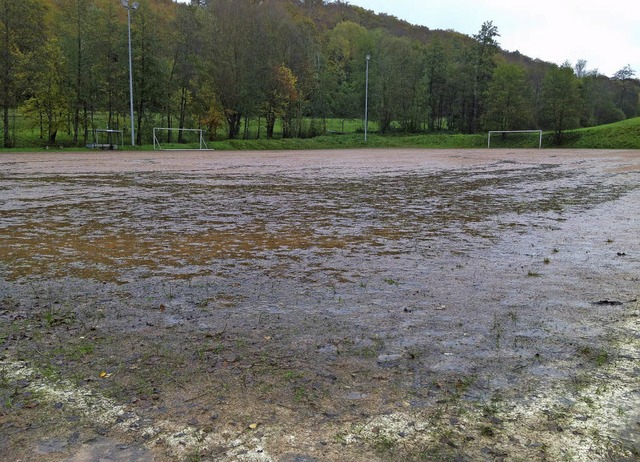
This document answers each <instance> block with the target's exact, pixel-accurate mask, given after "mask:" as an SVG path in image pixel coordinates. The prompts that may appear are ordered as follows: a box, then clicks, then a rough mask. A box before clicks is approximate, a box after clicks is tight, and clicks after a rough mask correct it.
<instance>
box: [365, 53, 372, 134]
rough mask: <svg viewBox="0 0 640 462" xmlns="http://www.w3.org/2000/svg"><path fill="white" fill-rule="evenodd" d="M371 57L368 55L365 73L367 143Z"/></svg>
mask: <svg viewBox="0 0 640 462" xmlns="http://www.w3.org/2000/svg"><path fill="white" fill-rule="evenodd" d="M370 59H371V55H367V70H366V72H365V85H364V141H365V142H366V141H367V129H368V128H369V60H370Z"/></svg>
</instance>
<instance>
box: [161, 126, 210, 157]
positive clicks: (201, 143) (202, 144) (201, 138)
mask: <svg viewBox="0 0 640 462" xmlns="http://www.w3.org/2000/svg"><path fill="white" fill-rule="evenodd" d="M158 131H166V132H169V131H171V132H178V133H179V132H196V133H198V141H197V143H198V147H197V148H187V147H185V148H175V147H171V148H166V147H164V148H163V147H162V144H161V143H160V140H158V136H157V132H158ZM204 134H205V130H203V129H201V128H167V127H154V128H153V149H154V151H193V150H198V151H209V150H212V149H209V148H208V147H207V143H206V141H205V140H204ZM176 136H178V135H177V134H176ZM166 144H171V145H175V144H178V143H177V141H176V142H172V143H166ZM166 144H165V145H166Z"/></svg>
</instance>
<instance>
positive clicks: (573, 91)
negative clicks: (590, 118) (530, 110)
mask: <svg viewBox="0 0 640 462" xmlns="http://www.w3.org/2000/svg"><path fill="white" fill-rule="evenodd" d="M541 120H542V123H543V126H544V127H545V128H551V129H552V130H554V132H555V139H556V143H558V144H560V143H561V142H562V133H563V131H565V130H568V129H572V128H576V127H578V126H579V120H580V94H579V91H578V78H577V77H576V75H575V74H574V72H573V69H572V67H571V65H570V64H569V63H564V64H563V65H562V66H559V67H558V66H553V67H552V68H551V69H549V70H548V71H547V73H546V74H545V76H544V80H543V82H542V116H541Z"/></svg>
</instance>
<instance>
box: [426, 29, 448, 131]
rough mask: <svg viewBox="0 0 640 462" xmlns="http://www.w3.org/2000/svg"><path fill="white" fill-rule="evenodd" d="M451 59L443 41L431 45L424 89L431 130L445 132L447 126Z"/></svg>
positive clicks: (428, 51) (427, 58)
mask: <svg viewBox="0 0 640 462" xmlns="http://www.w3.org/2000/svg"><path fill="white" fill-rule="evenodd" d="M449 65H450V64H449V57H448V56H447V53H446V50H445V48H444V45H443V43H442V41H441V40H439V39H438V40H435V41H434V42H433V43H431V45H429V47H428V49H427V54H426V62H425V73H424V76H423V89H424V99H425V108H424V110H425V111H426V115H427V120H428V122H427V123H428V127H429V129H430V130H443V129H444V128H445V126H446V120H447V108H448V104H447V102H448V93H449V92H448V89H449V88H450V85H449V74H450V71H449Z"/></svg>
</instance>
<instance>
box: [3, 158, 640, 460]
mask: <svg viewBox="0 0 640 462" xmlns="http://www.w3.org/2000/svg"><path fill="white" fill-rule="evenodd" d="M123 154H124V153H115V154H112V153H108V154H104V153H90V154H67V155H66V156H63V155H62V154H61V155H59V156H56V155H53V154H48V155H28V154H15V155H4V154H0V214H1V215H0V216H1V220H0V276H1V279H0V290H1V295H0V300H2V303H3V305H2V306H0V310H1V311H0V315H1V316H2V317H3V318H4V322H5V324H6V325H9V324H7V323H10V324H12V325H13V326H14V328H17V324H16V323H17V322H18V321H22V320H25V319H26V320H31V324H30V327H29V328H30V329H32V330H34V329H35V330H37V329H38V328H41V329H45V330H47V329H54V328H56V327H61V326H64V327H65V328H66V330H67V333H69V332H71V334H70V335H76V336H85V335H87V333H92V334H91V335H94V334H93V333H96V332H98V333H99V335H98V337H99V340H97V341H96V342H97V343H96V346H95V350H94V352H93V353H92V354H94V355H95V356H96V357H101V355H106V354H107V351H108V352H109V354H110V355H111V356H110V357H111V359H110V361H107V362H108V363H110V364H111V365H112V366H111V367H120V368H124V369H127V370H129V374H125V373H123V374H121V375H120V377H119V378H118V380H119V382H118V387H116V388H117V390H116V391H113V395H114V396H115V397H117V398H118V399H122V397H123V396H130V395H135V396H143V395H144V394H145V393H147V394H148V393H150V392H149V391H141V390H140V389H139V385H136V383H137V382H136V381H140V380H139V378H136V377H137V376H136V374H138V373H139V372H138V371H140V370H141V369H145V367H146V366H145V365H147V366H148V363H147V362H144V361H143V362H140V357H141V356H136V355H135V354H132V353H131V350H130V348H131V347H132V346H133V345H137V346H138V347H139V349H140V350H142V351H141V353H140V355H142V356H145V355H146V356H145V358H146V359H145V361H147V360H148V358H149V356H150V357H152V358H153V357H154V356H158V357H165V356H166V358H168V359H166V361H167V362H168V363H170V365H171V367H169V369H170V370H168V371H167V374H168V376H172V377H174V378H175V377H176V375H177V376H183V374H185V372H186V374H187V375H188V376H189V378H190V380H186V379H185V381H182V380H180V379H175V380H177V381H178V382H179V383H178V385H176V383H174V382H171V381H167V379H166V377H165V378H164V380H163V379H162V378H156V379H154V380H155V382H154V384H153V386H152V388H154V387H156V388H158V389H159V390H161V391H158V392H157V393H158V394H159V399H160V400H161V401H163V405H164V406H165V407H164V409H165V411H164V412H165V413H168V414H170V415H171V414H173V415H174V417H175V415H183V414H184V413H185V407H184V406H185V405H184V404H180V402H179V400H177V401H176V400H175V399H174V398H175V396H176V393H178V394H181V393H183V392H184V391H185V390H186V391H187V394H189V395H190V396H191V395H194V396H201V397H200V398H198V400H196V401H204V402H209V403H210V402H211V400H213V399H214V396H215V399H216V400H217V399H219V398H220V396H222V397H224V399H226V400H227V401H228V402H230V403H233V402H235V401H234V400H235V399H248V400H249V402H250V403H251V406H254V407H255V409H256V411H255V412H256V413H257V414H259V415H263V416H264V415H266V414H268V413H269V412H271V411H270V410H269V409H270V407H271V406H274V405H282V406H288V407H292V408H293V409H296V412H297V413H299V415H298V416H297V417H296V416H289V417H288V418H287V419H283V421H282V422H280V421H279V420H280V419H279V418H276V419H275V420H274V421H273V422H272V423H273V424H274V425H275V424H281V425H285V426H286V425H289V424H291V423H292V422H295V421H296V419H297V418H299V417H300V416H301V415H302V416H304V415H307V416H308V415H316V414H317V415H325V416H327V415H329V416H331V417H325V419H327V418H328V419H329V420H331V421H341V419H347V420H348V419H351V418H353V417H352V416H354V415H359V414H360V413H366V414H368V415H369V414H371V415H376V414H377V413H379V412H381V411H382V412H392V411H393V410H394V409H397V408H403V407H406V406H407V405H408V406H409V407H410V408H413V409H427V410H428V409H433V408H434V407H436V406H437V405H438V402H439V401H440V400H442V399H443V398H442V397H443V395H444V396H450V395H451V394H452V393H453V394H456V393H459V395H460V397H461V399H463V400H465V401H466V402H471V403H474V402H475V403H485V402H488V401H490V400H492V399H494V398H495V396H497V395H499V396H501V397H502V399H505V400H508V401H509V402H510V403H511V402H512V403H514V404H513V405H514V406H515V405H516V404H515V403H519V402H526V401H527V400H530V399H532V396H535V395H536V393H537V390H555V388H554V387H557V386H559V385H558V384H561V385H562V384H568V383H569V384H570V383H572V381H575V380H576V377H582V374H583V371H584V368H585V367H586V366H585V363H586V364H587V365H588V366H589V367H590V368H594V370H596V372H597V373H600V374H602V373H603V370H602V369H599V370H598V369H597V367H596V365H594V364H592V363H593V361H591V362H590V359H589V358H590V353H589V352H591V351H594V352H595V351H601V352H602V351H606V352H607V358H608V360H607V361H609V360H611V358H612V357H614V356H616V355H619V354H620V353H616V351H617V350H616V348H618V347H619V346H620V344H625V345H627V344H629V342H631V345H632V346H631V347H629V348H632V349H633V348H636V347H637V338H636V337H637V332H636V333H634V332H633V328H632V327H630V326H633V324H632V321H633V319H634V318H633V316H634V313H637V309H638V308H637V297H638V295H639V294H638V292H640V282H639V277H640V242H639V241H640V240H639V239H638V235H640V218H639V215H638V213H637V212H638V210H640V181H639V180H640V154H638V153H637V152H634V151H610V152H609V151H595V152H590V151H569V152H566V151H546V150H545V151H514V152H508V151H488V150H487V151H422V150H405V151H343V152H329V153H319V152H311V153H215V152H213V153H206V154H201V153H171V154H165V153H163V154H155V153H134V154H130V153H129V154H127V156H123ZM118 156H121V157H118ZM603 301H604V302H608V301H617V302H620V304H619V305H615V304H611V303H600V304H599V303H598V302H603ZM43 313H44V314H43ZM47 313H48V314H47ZM51 313H53V315H52V314H51ZM47 316H49V317H47ZM51 316H54V318H53V319H54V320H55V319H57V318H56V316H57V317H58V318H61V320H60V322H59V323H56V322H50V318H51ZM65 316H67V317H68V318H69V320H72V322H71V321H70V322H66V321H64V319H63V318H64V317H65ZM43 319H44V321H43ZM38 320H39V322H40V325H38ZM47 320H48V321H49V322H48V323H47V322H45V321H47ZM630 320H631V321H630ZM63 321H64V322H63ZM25 322H26V321H25ZM630 323H631V324H630ZM47 324H48V325H47ZM636 324H637V323H636ZM34 326H35V327H34ZM20 328H24V326H22V325H21V327H20ZM54 330H55V329H54ZM60 335H61V336H64V335H63V334H60ZM634 336H636V337H634ZM36 337H37V336H36ZM54 337H55V335H54ZM3 338H4V339H5V348H6V351H7V352H8V353H7V354H6V357H7V358H9V359H14V358H17V357H22V356H24V355H26V354H29V352H30V351H32V348H33V345H34V343H33V340H32V343H31V344H29V343H27V342H22V341H21V339H20V338H19V336H17V335H16V334H15V333H11V332H9V331H8V330H5V332H4V334H3ZM634 338H636V340H633V339H634ZM629 339H631V340H629ZM56 341H60V342H62V339H59V340H56ZM634 341H635V342H636V343H633V342H634ZM38 342H39V340H36V341H35V344H37V343H38ZM54 342H55V341H54ZM149 345H153V348H154V353H149V352H148V351H146V349H147V348H148V347H149ZM158 351H162V352H164V353H162V354H161V353H158ZM58 359H59V363H60V364H59V367H60V368H61V369H62V370H63V371H64V370H67V369H68V370H70V371H71V370H73V369H74V368H77V367H80V366H78V365H77V364H76V363H74V362H73V361H72V360H71V359H70V358H68V357H65V358H63V359H60V358H58ZM96 359H97V358H96ZM52 360H54V361H55V358H52ZM152 363H153V361H152ZM132 364H133V365H136V366H137V367H136V369H134V370H133V371H135V372H133V371H132V370H131V369H130V368H131V365H132ZM589 370H591V369H589ZM596 372H594V374H596ZM607 373H608V374H610V375H611V376H613V375H615V374H614V372H611V371H609V372H607ZM296 374H298V375H296ZM596 375H597V374H596ZM125 377H126V378H125ZM183 378H184V376H183ZM223 385H224V386H223ZM180 390H182V391H180ZM206 390H214V391H212V392H211V394H210V395H208V394H207V393H206ZM200 393H202V395H200ZM554 393H555V392H554ZM552 395H553V393H552ZM616 399H618V400H620V402H618V403H615V406H616V407H617V408H624V409H626V410H625V412H623V413H621V415H620V416H619V417H620V418H619V419H618V420H619V421H620V422H619V423H618V424H617V426H615V427H616V429H614V430H612V432H613V436H611V437H612V438H615V439H616V441H618V442H620V445H621V447H622V446H624V447H625V448H628V445H629V444H632V443H631V441H633V436H630V434H629V433H628V432H629V431H630V430H629V428H631V429H633V424H632V422H633V419H634V418H637V417H638V415H637V407H636V408H635V410H633V409H634V407H633V406H634V405H635V403H638V393H637V390H636V392H633V393H630V394H629V393H627V394H626V395H625V397H624V400H622V399H621V398H619V397H618V398H616ZM610 404H611V403H604V402H603V403H602V405H603V406H605V405H610ZM203 407H206V406H204V405H203ZM148 412H149V413H151V415H153V413H152V411H151V410H148ZM496 431H497V430H496ZM631 431H632V430H631ZM625 445H627V446H625ZM514 446H515V445H514ZM327 451H328V450H327ZM465 451H466V450H465ZM465 451H462V450H461V451H460V454H463V455H464V454H467V455H470V454H474V453H473V451H472V449H469V450H468V451H466V452H465ZM621 451H622V450H621ZM272 452H273V451H272ZM327 454H329V452H327ZM523 454H527V453H526V451H525V452H524V453H523ZM316 455H317V454H316ZM327 457H329V459H331V456H330V455H327ZM383 459H384V458H383ZM336 460H337V459H336ZM363 460H364V459H363Z"/></svg>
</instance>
